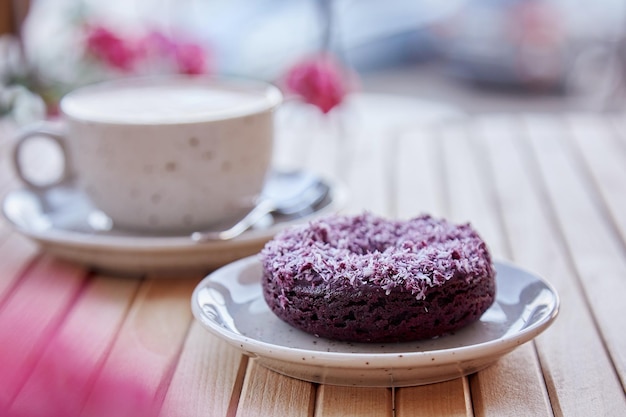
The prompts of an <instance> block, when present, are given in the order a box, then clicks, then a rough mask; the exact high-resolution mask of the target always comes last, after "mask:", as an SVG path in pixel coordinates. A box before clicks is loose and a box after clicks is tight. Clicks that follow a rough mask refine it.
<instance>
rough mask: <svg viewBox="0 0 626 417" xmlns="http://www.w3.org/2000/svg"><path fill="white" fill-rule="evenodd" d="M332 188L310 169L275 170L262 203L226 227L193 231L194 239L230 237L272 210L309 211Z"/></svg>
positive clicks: (290, 214) (286, 211) (281, 211)
mask: <svg viewBox="0 0 626 417" xmlns="http://www.w3.org/2000/svg"><path fill="white" fill-rule="evenodd" d="M329 191H330V188H329V186H328V184H326V183H325V182H323V181H322V180H321V179H320V178H319V177H317V176H316V175H314V174H312V173H309V172H302V171H290V172H273V173H272V174H271V177H270V178H269V179H268V182H267V185H266V186H265V189H264V190H263V193H262V195H261V198H260V200H259V203H258V204H257V205H256V206H255V207H254V209H252V211H250V212H249V213H248V214H247V215H246V216H245V217H244V218H243V219H241V220H239V221H238V222H237V223H235V225H233V226H232V227H230V228H228V229H226V230H222V231H212V230H209V231H202V232H194V233H192V234H191V236H190V237H191V240H193V241H194V242H206V241H215V240H230V239H233V238H235V237H237V236H239V235H241V234H242V233H243V232H245V231H246V230H248V229H249V228H251V227H252V226H254V225H255V224H256V223H258V222H259V221H260V220H261V219H263V218H264V217H265V216H267V215H268V214H270V213H278V214H282V215H289V216H294V215H302V216H303V215H305V214H309V213H311V212H313V210H314V208H315V206H316V205H317V204H319V203H320V202H321V201H322V200H324V198H326V196H327V195H328V192H329Z"/></svg>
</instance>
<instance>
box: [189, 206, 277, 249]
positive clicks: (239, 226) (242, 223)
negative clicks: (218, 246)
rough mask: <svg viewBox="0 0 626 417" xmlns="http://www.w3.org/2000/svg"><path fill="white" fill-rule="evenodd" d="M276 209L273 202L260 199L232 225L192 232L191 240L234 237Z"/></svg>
mask: <svg viewBox="0 0 626 417" xmlns="http://www.w3.org/2000/svg"><path fill="white" fill-rule="evenodd" d="M275 209H276V207H275V205H274V203H273V202H272V201H271V200H269V199H266V200H262V201H261V202H260V203H259V204H257V206H256V207H254V208H253V209H252V210H251V211H250V212H249V213H248V214H246V216H245V217H244V218H243V219H241V220H239V221H238V222H237V223H235V224H234V225H233V226H232V227H230V228H228V229H226V230H222V231H204V232H193V233H192V234H191V236H190V237H191V240H193V241H194V242H198V243H200V242H208V241H214V240H230V239H234V238H236V237H237V236H239V235H240V234H242V233H243V232H245V231H246V230H248V229H249V228H251V227H252V226H254V225H255V224H256V223H257V222H258V221H259V220H261V219H262V218H263V217H265V216H266V215H267V214H269V213H271V212H272V211H274V210H275Z"/></svg>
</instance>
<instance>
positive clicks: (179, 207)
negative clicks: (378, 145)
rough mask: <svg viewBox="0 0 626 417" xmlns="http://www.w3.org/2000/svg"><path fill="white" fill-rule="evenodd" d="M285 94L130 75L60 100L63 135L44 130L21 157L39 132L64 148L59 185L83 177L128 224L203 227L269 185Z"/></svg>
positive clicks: (252, 85)
mask: <svg viewBox="0 0 626 417" xmlns="http://www.w3.org/2000/svg"><path fill="white" fill-rule="evenodd" d="M281 100H282V95H281V93H280V90H278V89H277V88H276V87H274V86H273V85H271V84H267V83H264V82H260V81H249V80H245V81H244V80H226V79H216V78H208V77H193V78H192V77H167V78H144V79H126V80H117V81H110V82H105V83H102V84H97V85H93V86H88V87H83V88H80V89H77V90H75V91H73V92H71V93H69V94H68V95H66V96H65V97H63V98H62V100H61V102H60V111H61V116H62V120H63V121H64V123H63V126H64V129H63V131H58V130H54V129H53V128H51V127H46V126H44V127H37V128H33V129H30V130H28V131H26V132H23V133H22V134H21V135H20V136H19V137H18V138H17V142H16V145H15V147H14V154H13V156H14V158H13V159H14V166H15V169H16V172H17V174H18V176H19V177H20V178H21V179H22V181H23V182H24V183H25V184H26V185H27V186H29V187H31V188H41V187H42V186H41V185H38V184H35V183H33V182H32V181H30V180H29V179H28V178H27V176H26V175H25V174H24V171H25V170H24V167H23V166H22V164H21V163H20V160H21V158H20V153H21V152H22V148H23V145H24V143H25V142H26V141H27V140H28V139H29V138H32V137H34V136H42V135H43V136H46V137H47V138H49V139H51V140H54V141H56V142H57V143H58V144H59V146H60V148H61V149H62V150H63V154H64V163H65V166H64V173H63V175H62V178H61V179H60V180H59V181H56V182H55V183H54V184H47V185H45V186H43V187H51V186H55V185H58V182H60V181H73V182H74V183H75V184H76V186H77V187H79V188H80V189H82V190H83V191H84V192H85V194H86V195H87V196H88V197H89V198H90V199H91V201H92V202H93V204H94V206H95V207H97V208H98V209H100V210H101V211H102V212H104V213H105V214H106V215H108V216H109V217H110V218H111V219H112V221H113V223H114V225H115V226H116V227H120V228H127V229H135V230H138V231H150V232H159V233H160V232H187V231H194V230H200V229H203V228H207V227H210V226H211V225H213V224H215V223H219V222H223V221H224V220H225V219H229V218H236V217H238V216H243V215H244V214H245V213H246V212H247V211H249V210H250V209H251V208H252V207H253V205H254V203H255V200H256V198H257V196H258V195H259V193H260V192H261V190H262V187H263V184H264V181H265V178H266V175H267V173H268V171H269V168H270V163H271V157H272V148H273V110H274V109H275V108H276V107H277V106H278V105H279V104H280V102H281Z"/></svg>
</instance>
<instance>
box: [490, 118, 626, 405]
mask: <svg viewBox="0 0 626 417" xmlns="http://www.w3.org/2000/svg"><path fill="white" fill-rule="evenodd" d="M480 129H481V134H480V135H479V137H480V138H481V142H482V143H481V144H482V150H483V151H484V152H485V153H487V154H488V155H489V158H488V160H489V162H490V163H489V169H490V171H491V173H492V177H493V179H494V184H495V187H496V190H497V192H496V194H497V199H498V205H499V206H500V208H501V213H502V216H503V225H504V228H505V230H506V233H507V236H508V237H509V242H510V244H511V251H512V255H513V259H514V261H515V262H517V263H518V264H519V265H521V266H522V267H524V268H528V269H530V270H532V271H536V272H537V273H539V274H541V275H542V276H544V277H545V278H546V279H548V280H549V281H550V282H551V283H552V284H553V285H554V286H555V287H556V289H557V291H558V292H559V295H560V297H561V309H560V312H559V317H558V319H557V320H556V322H555V323H554V324H553V325H552V327H551V328H550V329H549V330H548V331H546V332H545V333H543V334H542V335H541V336H539V337H538V338H537V339H536V342H535V345H536V347H537V351H538V356H539V358H540V362H541V366H542V372H543V376H544V378H545V380H546V385H547V388H548V393H549V397H550V400H551V405H552V408H553V411H554V414H555V415H557V416H561V415H566V416H586V415H591V414H594V413H596V412H597V413H598V415H620V414H621V413H619V412H618V413H614V411H617V410H619V397H620V393H619V390H616V388H617V386H616V385H615V384H614V385H613V386H609V387H607V389H605V382H603V381H610V380H611V379H613V380H614V376H613V375H612V373H613V372H612V369H611V364H610V363H609V361H608V358H607V356H606V355H605V354H603V346H602V343H601V341H600V340H599V336H598V333H597V330H596V328H595V326H594V323H593V318H592V316H591V314H590V313H589V310H588V308H587V306H586V304H585V300H584V297H583V295H582V293H581V291H580V288H579V287H578V286H577V285H576V277H575V272H574V271H573V269H572V267H571V265H570V264H569V262H568V258H567V254H566V251H565V248H564V247H563V242H562V241H561V240H560V239H559V232H558V230H557V226H556V224H555V223H554V222H553V221H552V212H551V207H550V206H549V204H548V202H547V201H546V200H545V198H544V194H543V192H544V191H543V182H542V179H541V178H540V177H539V176H538V175H537V167H536V165H535V164H534V163H533V161H532V160H529V158H528V156H529V155H527V152H525V149H526V146H527V145H526V143H525V142H526V141H527V140H528V138H526V136H525V135H524V133H523V131H524V129H523V124H522V122H521V121H520V120H517V119H509V118H503V119H500V120H494V119H489V120H486V121H484V123H483V125H482V126H481V127H480ZM553 139H554V138H549V139H548V138H546V140H553ZM573 334H575V338H574V339H573V337H572V335H573ZM573 340H578V341H584V343H576V342H573ZM572 364H576V366H572ZM597 387H603V388H602V390H600V392H598V390H597ZM580 393H593V394H586V395H581V394H580ZM590 395H592V397H590ZM616 400H617V402H616ZM616 404H617V405H616ZM616 407H617V408H616ZM594 410H595V411H594Z"/></svg>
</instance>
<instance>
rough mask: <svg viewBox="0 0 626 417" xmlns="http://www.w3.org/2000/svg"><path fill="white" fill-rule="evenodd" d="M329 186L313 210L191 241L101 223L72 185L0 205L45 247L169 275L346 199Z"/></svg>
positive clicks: (254, 243)
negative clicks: (228, 235) (228, 236)
mask: <svg viewBox="0 0 626 417" xmlns="http://www.w3.org/2000/svg"><path fill="white" fill-rule="evenodd" d="M326 183H327V184H328V185H329V187H330V192H329V194H328V195H327V196H326V198H325V199H324V200H323V201H322V202H320V203H319V204H318V205H317V206H316V207H315V208H314V210H313V211H312V212H311V213H308V214H306V215H301V216H292V217H288V216H280V215H272V216H268V218H267V219H266V221H265V222H264V223H262V224H260V227H258V228H256V229H251V230H249V231H247V232H245V233H244V234H242V235H241V236H239V237H237V238H235V239H232V240H229V241H215V242H202V243H195V242H193V241H192V240H191V239H190V238H189V235H188V234H180V235H170V236H158V235H149V234H141V233H137V232H132V231H128V230H122V229H116V228H115V227H113V228H112V229H110V230H106V229H105V228H102V227H99V223H103V222H104V223H106V218H103V217H104V214H102V213H101V212H99V211H98V210H97V209H96V208H95V207H93V206H92V204H91V203H90V201H89V200H88V199H87V198H86V196H85V195H84V194H83V193H82V192H81V191H79V190H78V189H77V188H75V187H74V186H72V185H71V184H70V185H63V186H57V187H54V188H50V189H48V190H45V191H32V190H29V189H18V190H14V191H11V192H9V193H8V194H7V195H6V197H5V199H4V201H3V205H2V212H3V214H4V217H5V218H6V219H7V220H8V221H9V222H10V223H11V224H12V226H13V227H14V228H15V229H16V230H17V231H19V232H20V233H22V234H24V235H25V236H28V237H29V238H31V239H33V240H35V241H36V242H37V243H39V245H40V246H41V247H42V248H43V249H44V250H46V251H47V252H49V253H51V254H53V255H55V256H58V257H61V258H65V259H69V260H72V261H76V262H79V263H82V264H86V265H88V266H90V267H93V268H95V269H97V270H100V271H104V272H107V273H115V274H123V275H142V274H145V273H150V274H154V275H155V276H168V275H171V274H175V273H180V272H185V273H207V272H208V271H210V270H213V269H215V268H217V267H220V266H222V265H225V264H227V263H229V262H232V261H234V260H236V259H240V258H243V257H245V256H249V255H252V254H254V253H256V252H258V251H259V250H260V249H261V248H262V247H263V245H264V244H265V243H266V242H267V241H268V240H269V239H271V238H272V237H273V236H274V235H275V234H276V232H278V231H279V230H281V229H283V228H285V227H287V226H290V225H293V224H295V223H300V222H306V221H309V220H311V219H313V218H315V217H319V216H322V215H326V214H330V213H334V212H336V211H338V210H340V209H341V208H342V207H343V206H344V204H345V202H346V191H345V189H344V187H342V186H340V185H339V184H336V183H330V182H328V181H326Z"/></svg>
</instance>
